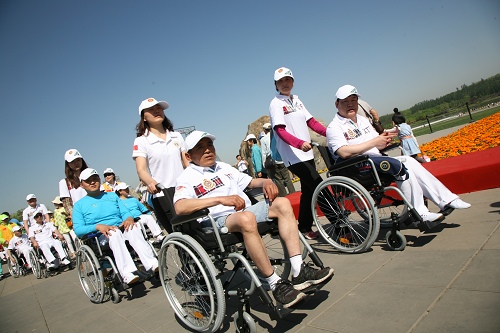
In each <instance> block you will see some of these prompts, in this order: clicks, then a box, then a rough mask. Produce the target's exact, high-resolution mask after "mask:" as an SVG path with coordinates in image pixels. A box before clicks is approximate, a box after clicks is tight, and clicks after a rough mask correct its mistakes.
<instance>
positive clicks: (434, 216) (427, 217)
mask: <svg viewBox="0 0 500 333" xmlns="http://www.w3.org/2000/svg"><path fill="white" fill-rule="evenodd" d="M421 216H422V220H424V222H434V221H436V220H439V219H441V218H443V214H441V213H431V212H428V213H425V214H422V215H421Z"/></svg>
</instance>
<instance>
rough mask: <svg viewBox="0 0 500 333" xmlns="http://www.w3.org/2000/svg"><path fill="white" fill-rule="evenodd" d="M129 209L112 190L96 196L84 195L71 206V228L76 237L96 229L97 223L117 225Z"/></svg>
mask: <svg viewBox="0 0 500 333" xmlns="http://www.w3.org/2000/svg"><path fill="white" fill-rule="evenodd" d="M129 217H132V214H131V213H130V211H129V210H128V209H127V207H125V206H124V205H123V203H122V200H120V198H119V197H118V196H117V195H116V193H114V192H103V193H101V194H100V195H98V196H97V197H91V196H88V195H86V196H84V197H83V198H81V199H80V200H78V201H77V202H76V203H75V206H74V207H73V215H72V218H73V229H74V230H75V233H76V235H77V236H78V237H82V236H85V235H86V234H88V233H91V232H94V231H96V230H97V229H96V225H97V224H105V225H110V226H119V225H120V224H121V223H122V222H123V221H125V220H126V219H127V218H129Z"/></svg>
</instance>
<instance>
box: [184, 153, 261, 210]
mask: <svg viewBox="0 0 500 333" xmlns="http://www.w3.org/2000/svg"><path fill="white" fill-rule="evenodd" d="M251 181H252V177H250V176H249V175H247V174H245V173H241V172H239V171H238V170H236V169H235V168H233V167H232V166H230V165H229V164H227V163H224V162H217V163H216V165H215V170H212V169H211V168H209V167H200V166H197V165H194V164H192V163H191V164H190V165H189V167H187V168H186V169H185V170H184V171H183V172H182V174H181V175H180V176H179V178H177V185H176V187H175V194H174V203H175V202H177V201H179V200H181V199H195V198H211V197H218V196H228V195H234V194H236V195H239V196H240V197H242V198H243V199H244V200H245V207H249V206H251V205H252V203H251V202H250V199H248V196H247V195H246V194H245V193H244V192H243V190H244V189H245V188H247V186H248V184H249V183H250V182H251ZM209 211H210V215H212V217H214V218H217V217H219V216H225V215H229V214H232V213H235V212H236V211H235V209H234V207H229V206H223V205H217V206H213V207H210V208H209Z"/></svg>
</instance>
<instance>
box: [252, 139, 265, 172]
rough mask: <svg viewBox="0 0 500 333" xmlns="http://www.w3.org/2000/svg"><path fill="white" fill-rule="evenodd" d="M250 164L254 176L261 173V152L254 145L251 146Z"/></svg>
mask: <svg viewBox="0 0 500 333" xmlns="http://www.w3.org/2000/svg"><path fill="white" fill-rule="evenodd" d="M252 163H253V168H254V171H255V173H256V174H257V173H259V172H261V171H262V167H263V165H262V150H261V149H260V147H259V146H257V144H256V143H254V145H253V146H252Z"/></svg>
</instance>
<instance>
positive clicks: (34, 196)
mask: <svg viewBox="0 0 500 333" xmlns="http://www.w3.org/2000/svg"><path fill="white" fill-rule="evenodd" d="M30 199H36V195H34V194H32V193H30V194H28V195H27V196H26V201H28V200H30Z"/></svg>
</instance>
